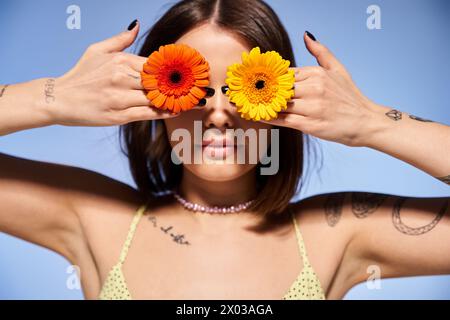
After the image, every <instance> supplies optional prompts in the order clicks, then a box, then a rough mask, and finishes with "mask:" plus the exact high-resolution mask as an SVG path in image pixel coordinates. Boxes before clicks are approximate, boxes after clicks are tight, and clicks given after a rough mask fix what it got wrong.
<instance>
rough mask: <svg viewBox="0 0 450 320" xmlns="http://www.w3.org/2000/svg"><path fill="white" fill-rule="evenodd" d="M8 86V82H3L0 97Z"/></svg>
mask: <svg viewBox="0 0 450 320" xmlns="http://www.w3.org/2000/svg"><path fill="white" fill-rule="evenodd" d="M8 87H9V84H5V85H4V86H3V87H2V88H1V89H0V98H1V97H3V94H4V93H5V90H6V88H8Z"/></svg>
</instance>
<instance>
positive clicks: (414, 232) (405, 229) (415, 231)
mask: <svg viewBox="0 0 450 320" xmlns="http://www.w3.org/2000/svg"><path fill="white" fill-rule="evenodd" d="M407 199H408V198H405V197H400V198H398V199H397V201H396V202H395V204H394V209H393V211H392V223H393V224H394V226H395V228H396V229H397V230H398V231H400V232H401V233H403V234H406V235H410V236H418V235H421V234H424V233H427V232H428V231H430V230H431V229H433V228H434V227H435V226H436V225H437V224H438V222H439V221H440V220H441V219H442V217H443V216H444V214H445V212H446V211H447V208H448V202H449V201H448V200H445V203H444V204H443V205H442V207H441V209H440V210H439V212H438V213H437V215H436V216H435V217H434V219H433V221H431V222H430V223H429V224H427V225H425V226H422V227H417V228H413V227H409V226H407V225H405V224H404V223H403V222H402V220H401V219H400V211H401V209H402V205H403V203H404V202H405V201H406V200H407Z"/></svg>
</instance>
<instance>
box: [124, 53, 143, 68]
mask: <svg viewBox="0 0 450 320" xmlns="http://www.w3.org/2000/svg"><path fill="white" fill-rule="evenodd" d="M123 55H124V56H125V57H126V59H125V62H126V63H127V64H128V65H129V66H130V67H131V68H132V69H133V70H135V71H137V72H141V71H142V69H143V67H144V64H145V62H146V61H147V58H145V57H141V56H137V55H135V54H131V53H128V52H124V53H123Z"/></svg>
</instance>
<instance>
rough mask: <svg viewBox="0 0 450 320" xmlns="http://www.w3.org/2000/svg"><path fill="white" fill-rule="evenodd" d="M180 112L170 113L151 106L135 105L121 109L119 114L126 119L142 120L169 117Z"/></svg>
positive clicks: (130, 120)
mask: <svg viewBox="0 0 450 320" xmlns="http://www.w3.org/2000/svg"><path fill="white" fill-rule="evenodd" d="M180 114H181V113H172V112H170V111H168V110H160V109H158V108H155V107H153V106H145V105H144V106H137V107H131V108H128V109H125V110H123V111H121V115H122V116H123V117H124V118H125V119H126V120H127V121H128V122H132V121H143V120H157V119H169V118H175V117H177V116H179V115H180Z"/></svg>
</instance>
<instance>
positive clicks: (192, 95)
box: [141, 44, 209, 113]
mask: <svg viewBox="0 0 450 320" xmlns="http://www.w3.org/2000/svg"><path fill="white" fill-rule="evenodd" d="M141 82H142V85H143V87H144V88H145V89H146V90H147V98H148V99H149V100H150V101H151V102H152V103H153V105H154V106H155V107H157V108H159V109H162V110H166V109H167V110H170V111H172V113H179V112H180V111H186V110H190V109H192V108H193V107H194V106H196V105H197V104H198V102H199V101H200V99H202V98H203V97H205V95H206V90H205V89H204V87H206V86H208V84H209V64H208V62H207V61H206V60H205V58H204V57H203V56H202V55H201V54H200V53H199V52H198V51H197V50H195V49H193V48H191V47H189V46H187V45H185V44H168V45H165V46H160V47H159V50H158V51H154V52H153V53H152V54H151V55H150V56H149V57H148V59H147V61H146V62H145V63H144V66H143V70H142V71H141Z"/></svg>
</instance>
